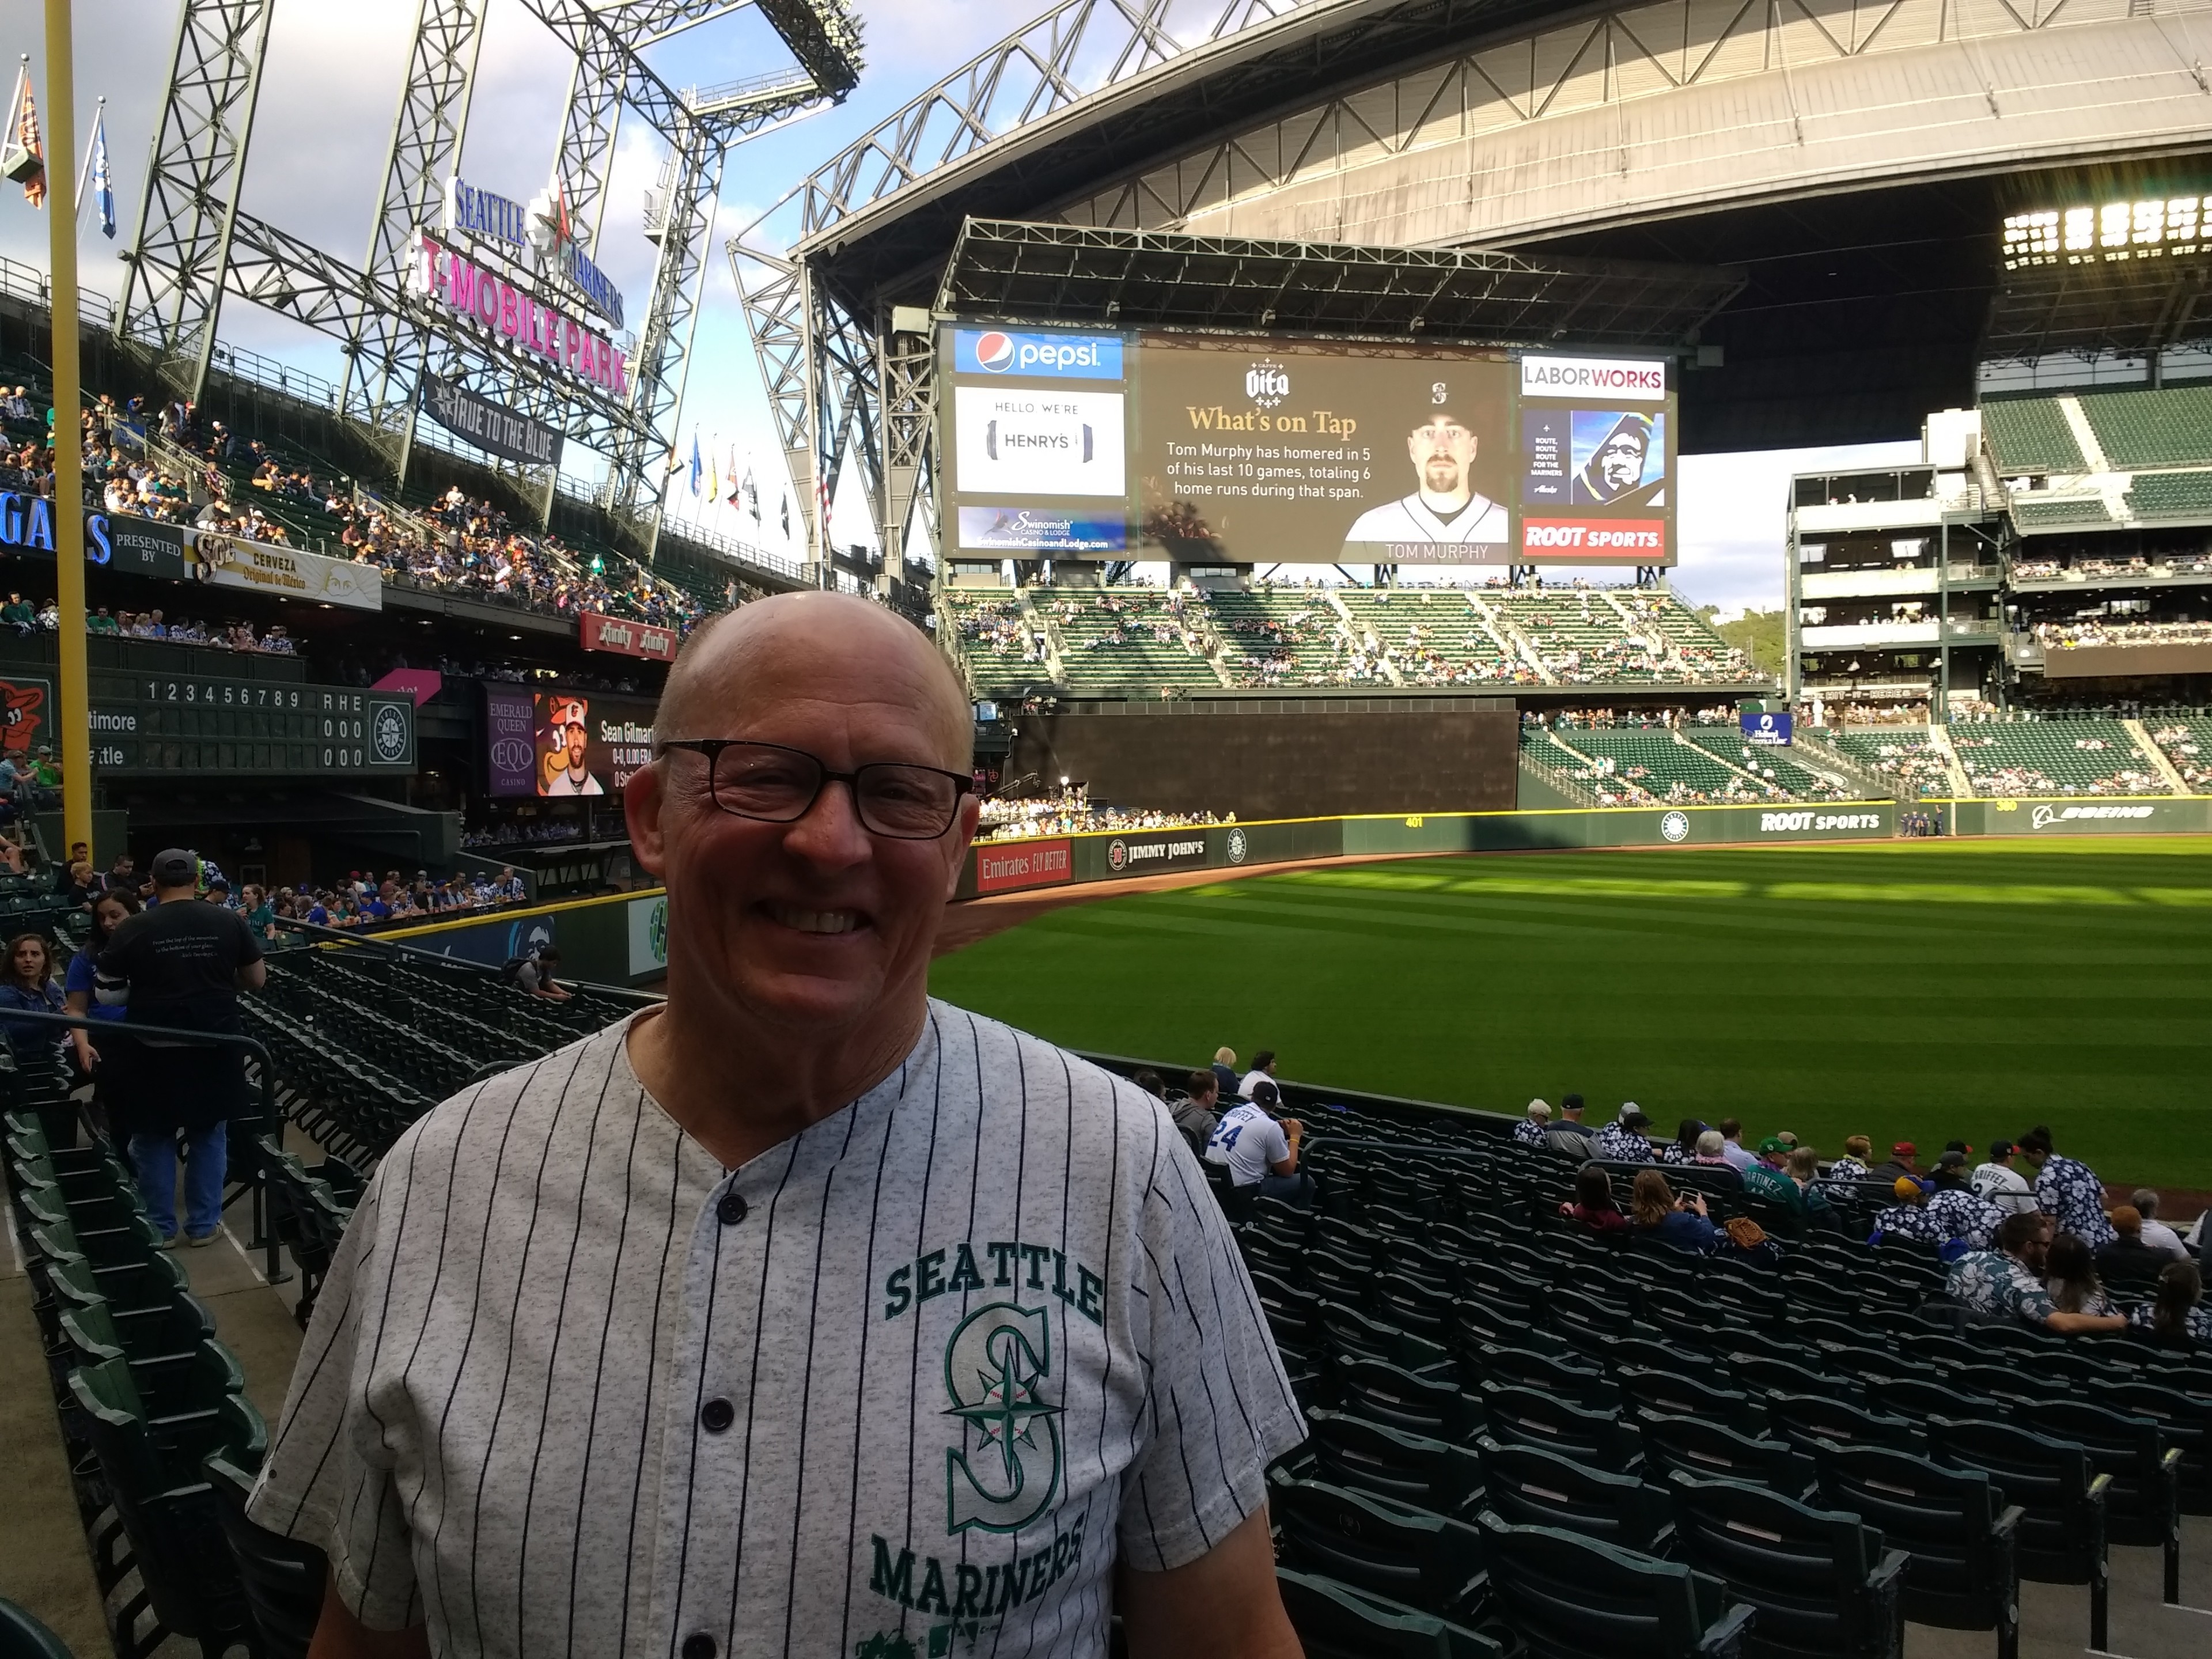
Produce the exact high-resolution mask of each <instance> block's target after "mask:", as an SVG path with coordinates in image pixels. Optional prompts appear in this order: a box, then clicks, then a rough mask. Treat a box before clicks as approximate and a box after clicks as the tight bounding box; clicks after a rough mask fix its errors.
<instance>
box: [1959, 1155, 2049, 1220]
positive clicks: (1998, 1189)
mask: <svg viewBox="0 0 2212 1659" xmlns="http://www.w3.org/2000/svg"><path fill="white" fill-rule="evenodd" d="M2012 1155H2013V1144H2012V1142H2010V1141H2009V1140H1992V1141H1991V1142H1990V1156H1989V1161H1988V1162H1987V1163H1984V1164H1977V1165H1976V1166H1975V1167H1974V1174H1973V1186H1974V1191H1975V1193H1976V1194H1978V1196H1980V1197H1982V1198H1985V1199H1987V1200H1989V1201H1990V1203H1992V1204H1994V1205H1996V1206H1997V1209H1998V1210H1999V1212H2002V1214H2005V1215H2026V1214H2027V1212H2029V1211H2030V1210H2032V1209H2033V1208H2034V1207H2035V1188H2033V1187H2031V1186H2029V1185H2028V1183H2027V1176H2023V1175H2022V1174H2021V1172H2020V1171H2019V1170H2015V1169H2014V1168H2013V1167H2012Z"/></svg>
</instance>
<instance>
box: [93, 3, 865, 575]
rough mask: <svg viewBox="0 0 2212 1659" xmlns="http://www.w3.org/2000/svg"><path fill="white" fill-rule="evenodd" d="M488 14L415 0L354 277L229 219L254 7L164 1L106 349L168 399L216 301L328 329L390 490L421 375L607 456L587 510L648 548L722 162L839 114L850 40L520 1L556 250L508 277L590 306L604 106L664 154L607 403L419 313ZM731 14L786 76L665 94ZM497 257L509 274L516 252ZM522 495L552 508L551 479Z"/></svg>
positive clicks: (608, 147) (236, 190) (829, 28)
mask: <svg viewBox="0 0 2212 1659" xmlns="http://www.w3.org/2000/svg"><path fill="white" fill-rule="evenodd" d="M487 4H488V0H417V6H416V24H415V29H414V33H413V38H412V41H411V44H410V50H409V55H408V69H407V74H406V78H405V80H404V83H403V85H402V88H401V91H400V97H399V106H398V116H397V118H395V120H394V122H393V125H392V138H391V142H390V144H389V145H388V147H387V149H386V161H385V167H384V171H383V175H382V179H381V182H380V186H379V192H378V197H377V201H376V204H375V208H374V217H373V220H372V223H371V229H370V236H369V244H368V256H367V258H366V259H365V260H364V261H363V262H362V264H359V265H355V264H350V263H349V262H346V261H343V260H340V259H337V258H334V257H332V256H331V255H330V254H328V253H326V252H324V251H323V250H321V249H319V248H317V247H315V246H313V245H312V244H309V243H307V242H306V241H304V240H301V238H299V237H297V236H295V235H292V234H288V233H287V232H285V231H283V230H282V229H281V228H278V227H276V226H274V225H271V224H269V223H267V222H264V221H262V220H260V219H258V218H257V217H256V216H253V215H251V214H248V213H246V212H245V211H243V210H241V209H240V186H241V184H242V182H243V180H244V178H245V173H246V158H247V154H248V150H249V147H250V144H251V139H252V126H253V113H254V107H255V104H256V101H257V98H258V93H259V90H260V85H261V77H262V74H263V70H264V60H265V58H266V53H267V48H268V41H269V24H270V14H271V10H272V8H273V5H274V0H181V5H180V10H179V21H178V28H177V39H176V45H175V47H174V49H173V53H172V58H171V66H170V73H169V83H168V90H167V97H166V100H165V101H164V105H163V108H162V111H161V118H160V120H159V122H158V124H157V125H156V127H155V140H154V145H153V152H152V158H151V161H150V162H149V166H148V168H147V175H146V189H145V194H144V197H143V201H142V203H141V205H140V209H139V216H138V230H137V235H136V236H135V237H134V239H133V240H132V243H131V248H130V250H129V251H128V252H126V253H125V258H126V259H127V260H128V261H129V264H130V275H129V276H128V278H127V279H126V282H125V290H124V296H123V303H122V305H121V306H120V307H118V311H117V313H116V332H117V337H118V340H119V341H121V342H122V343H126V344H133V345H136V346H137V347H139V348H141V349H144V350H146V351H147V352H148V353H149V355H150V356H151V358H152V360H153V363H154V367H155V370H156V371H157V373H158V374H159V375H160V377H161V380H163V381H164V382H165V383H166V384H167V386H170V387H171V388H172V389H173V390H174V391H175V392H177V393H179V395H181V396H183V397H185V398H197V397H198V395H199V392H200V389H201V387H202V386H203V385H204V382H205V380H206V378H207V374H208V369H209V366H210V362H212V361H213V358H214V355H215V347H216V334H217V326H218V322H219V319H220V315H221V311H222V303H223V301H224V299H225V298H226V296H228V297H231V298H235V299H241V300H246V301H250V302H252V303H253V304H256V305H260V306H264V307H267V308H269V309H270V310H273V311H276V312H277V313H280V314H282V315H284V316H289V317H290V318H292V319H294V320H295V321H298V322H301V323H304V324H306V325H307V326H309V327H311V328H314V329H317V330H319V331H322V332H324V333H325V334H329V335H331V336H333V337H336V338H337V340H338V341H339V343H340V349H341V350H343V352H344V353H345V355H346V358H347V364H346V371H345V375H344V382H343V389H342V391H341V393H340V396H339V404H340V407H339V410H337V412H338V413H339V414H340V415H341V416H343V418H345V419H347V420H348V421H349V422H352V423H353V424H354V425H355V426H356V428H357V429H358V430H360V431H362V433H363V434H364V435H366V436H367V437H368V439H369V441H371V443H372V444H374V446H375V447H376V448H377V449H378V450H380V452H381V453H384V454H385V455H386V456H387V457H388V458H389V459H390V461H391V463H392V471H393V473H394V475H395V477H404V475H405V472H406V469H407V466H408V463H409V459H410V453H411V451H412V447H413V443H414V436H415V429H416V418H417V415H416V410H417V404H418V398H419V394H420V390H421V386H422V380H423V377H424V375H425V374H430V373H435V374H439V375H441V377H443V378H446V379H447V380H452V381H453V382H455V383H456V384H458V385H459V386H461V387H463V388H464V389H465V390H467V391H470V392H477V393H479V394H481V395H483V396H485V397H488V398H492V399H494V400H495V401H497V402H500V403H502V404H506V405H507V407H509V408H510V409H513V410H515V411H516V412H518V413H520V414H523V415H525V416H528V417H529V418H530V419H532V420H533V421H536V422H539V423H540V424H541V425H544V426H547V427H550V428H554V429H555V430H556V431H558V432H559V433H561V434H562V435H563V436H565V437H567V438H569V439H572V440H574V441H577V442H580V443H582V444H584V445H586V446H587V447H590V448H592V449H594V450H596V451H598V452H599V453H601V454H602V455H604V456H605V457H606V459H607V460H608V464H609V465H608V483H607V489H606V492H605V495H604V496H603V498H602V505H603V506H605V507H606V508H607V509H608V511H609V512H610V513H611V515H612V516H613V517H614V518H615V520H616V522H617V524H618V525H620V526H623V527H624V528H625V530H626V531H627V532H628V534H629V538H630V539H632V540H634V541H635V542H636V543H637V544H639V545H640V547H641V550H643V551H644V552H646V553H647V555H648V556H649V555H650V553H651V551H652V549H653V541H654V539H655V537H656V535H657V533H658V526H659V509H660V507H661V495H662V491H663V489H665V476H664V475H663V472H662V470H661V468H660V465H659V462H660V459H661V458H662V457H663V456H664V455H665V454H667V453H669V452H670V451H671V449H672V448H673V447H674V444H675V435H676V432H677V430H678V424H679V422H680V418H681V413H682V403H683V396H684V373H685V368H686V365H687V363H688V361H689V358H690V349H691V343H692V335H693V327H694V324H695V322H696V317H697V313H698V307H699V301H700V290H701V288H702V279H703V275H704V268H705V261H704V257H703V256H704V254H705V251H706V248H707V245H708V238H709V236H710V234H711V231H712V221H713V211H714V199H715V197H716V195H717V193H718V192H719V191H720V184H721V177H722V168H723V165H724V162H725V161H726V157H727V155H728V152H729V150H730V149H731V147H732V145H734V144H736V143H741V142H742V141H743V140H744V139H745V138H747V137H751V136H753V135H755V134H757V133H759V132H761V131H764V130H766V129H768V128H769V127H771V126H774V125H778V124H780V123H781V122H784V121H787V120H789V119H792V118H796V117H799V116H802V115H805V114H807V113H811V112H813V111H815V110H817V109H820V108H823V107H824V106H827V105H828V104H830V103H833V102H837V101H842V100H843V98H844V97H845V96H846V94H848V93H849V92H850V91H851V90H852V89H853V88H854V86H855V85H857V84H858V82H859V78H860V30H859V27H858V25H857V24H856V23H855V22H854V19H853V18H852V16H851V15H850V14H849V12H848V9H847V7H846V3H845V0H521V4H522V5H523V7H524V9H526V10H527V11H528V12H529V13H531V15H533V16H535V17H537V18H538V21H540V22H542V23H543V24H544V26H545V27H546V28H547V29H548V30H549V31H550V33H552V34H553V35H554V37H555V38H556V40H559V41H560V42H561V43H562V46H564V47H565V48H566V49H567V50H568V52H569V54H570V56H571V58H572V59H573V62H574V72H573V74H572V76H571V81H570V86H569V92H568V100H567V103H566V105H565V106H564V109H563V112H562V122H561V127H560V133H559V137H558V139H557V142H556V149H555V154H554V160H553V166H552V172H551V174H550V182H549V185H548V188H547V191H546V197H547V199H548V200H549V201H551V202H553V203H555V204H556V210H557V213H558V220H559V222H558V236H557V239H556V240H557V252H558V253H559V258H557V259H552V258H545V257H544V256H543V255H542V254H541V258H540V261H539V265H540V269H538V270H533V271H531V272H529V273H527V274H526V275H525V276H523V278H522V282H523V283H524V284H525V285H526V286H527V287H530V288H532V289H533V290H538V291H540V292H542V294H543V295H544V298H545V299H546V300H547V301H549V302H551V301H564V300H565V301H577V300H579V299H580V301H581V302H582V303H583V304H584V305H586V306H589V305H590V304H591V302H592V297H593V296H592V290H591V289H590V288H589V287H588V286H587V285H585V286H580V283H579V282H578V279H577V277H576V271H577V270H579V269H580V266H590V265H591V261H592V256H593V255H594V254H595V253H596V252H598V244H599V233H600V230H601V228H602V225H603V221H604V217H605V204H606V194H607V187H608V182H609V179H610V177H611V170H612V167H613V165H614V154H615V137H616V131H617V126H618V125H619V123H620V121H621V119H622V118H623V113H624V112H625V111H627V112H629V113H630V114H631V115H633V116H634V117H635V118H639V119H642V120H643V121H644V122H645V123H646V124H647V126H648V127H649V128H650V129H651V130H652V131H653V133H654V134H655V135H656V137H659V140H660V141H661V143H664V144H665V145H666V146H667V147H668V149H669V150H670V151H671V152H672V165H671V170H670V173H669V174H668V175H667V182H666V185H665V188H664V190H663V191H662V192H661V195H660V198H659V202H658V203H657V204H656V216H655V225H654V240H655V241H656V243H657V244H658V248H659V252H658V253H657V255H656V258H655V261H654V270H653V286H652V289H651V291H650V293H649V295H648V296H647V303H646V306H645V308H644V313H643V317H642V319H641V324H640V325H639V326H638V327H637V329H636V336H635V350H634V351H632V352H629V353H628V354H627V355H626V362H625V365H624V372H623V374H617V375H616V376H614V377H612V380H614V381H615V382H616V384H615V385H614V386H613V388H612V389H611V390H610V389H609V388H608V387H607V386H599V387H596V388H594V387H589V386H586V385H584V384H582V383H580V381H579V380H578V379H577V377H576V376H575V375H574V374H571V373H566V372H564V368H563V364H562V361H561V356H560V354H559V353H558V352H556V351H551V350H548V349H545V347H544V344H543V343H540V344H539V345H538V348H537V349H532V346H531V345H530V344H528V343H518V342H517V341H516V340H515V339H513V338H512V337H504V336H501V334H500V333H499V332H498V331H496V330H493V329H486V330H483V331H479V330H477V329H475V328H472V327H470V326H467V325H459V324H457V323H456V321H455V319H453V317H452V316H450V315H447V316H445V317H442V318H441V316H440V315H439V314H438V313H436V312H435V311H434V310H433V309H432V308H431V306H430V303H429V301H428V296H426V295H423V294H422V292H420V291H419V286H420V285H419V283H417V282H416V281H415V280H413V276H412V273H414V272H415V271H416V270H417V268H418V265H419V262H420V260H421V258H422V255H421V253H420V252H419V249H418V244H417V240H416V238H417V234H418V233H419V232H421V231H422V230H424V229H426V228H432V227H435V226H437V225H439V224H440V223H441V215H442V212H443V209H444V206H445V194H446V190H447V183H448V181H449V180H450V179H452V178H453V176H454V170H455V167H456V164H457V162H458V161H459V156H460V153H461V146H462V141H463V138H464V137H465V131H466V127H467V118H468V107H469V97H470V93H471V88H472V86H473V83H474V81H475V76H476V68H477V55H478V52H479V50H480V48H481V46H482V41H483V27H484V17H485V12H486V9H487ZM745 9H754V10H757V11H758V12H759V13H760V15H762V16H763V18H765V19H766V20H767V21H769V24H770V25H771V26H772V27H774V28H775V30H776V32H777V33H778V34H779V35H780V36H781V38H782V40H783V41H784V44H785V46H787V48H788V49H789V51H790V52H791V54H792V57H793V59H794V60H795V61H796V65H797V67H796V68H795V69H793V70H785V71H783V72H781V73H780V74H777V75H772V76H764V77H762V78H760V79H758V80H756V81H752V82H744V83H742V84H739V85H737V86H732V87H722V88H704V89H702V88H686V89H679V88H676V87H673V86H671V85H670V84H669V83H668V82H666V81H665V80H664V79H663V78H662V77H661V76H660V75H659V74H658V73H657V72H655V71H654V70H653V69H652V68H651V67H650V66H649V65H648V64H647V63H646V62H645V59H644V57H643V55H642V54H643V53H644V52H646V50H647V49H648V48H649V47H651V46H654V45H656V44H658V43H659V42H661V41H664V40H668V39H669V38H670V37H671V36H673V35H675V34H678V33H682V32H683V31H684V30H687V29H691V28H695V27H699V26H701V25H702V24H708V23H712V22H714V21H719V20H721V19H724V18H726V17H728V16H731V15H733V14H735V13H737V12H738V11H741V10H745ZM508 253H509V256H510V257H513V258H520V259H522V260H524V261H525V262H527V258H528V256H527V253H526V252H514V251H512V250H510V251H508ZM577 256H580V261H579V258H578V257H577ZM516 268H517V269H520V266H517V267H516ZM592 269H596V267H592ZM602 297H603V296H602ZM619 308H620V307H617V309H619ZM615 326H617V327H619V326H620V324H619V323H617V324H616V325H615ZM540 482H542V484H543V487H544V507H546V508H547V509H549V510H550V504H551V500H552V491H553V488H554V485H555V483H556V478H555V477H554V475H553V473H552V471H551V470H550V469H546V471H545V476H544V477H543V478H542V480H541V481H540Z"/></svg>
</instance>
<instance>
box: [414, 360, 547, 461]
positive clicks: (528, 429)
mask: <svg viewBox="0 0 2212 1659" xmlns="http://www.w3.org/2000/svg"><path fill="white" fill-rule="evenodd" d="M422 410H423V412H424V413H425V414H427V415H428V416H429V417H430V418H431V419H432V420H434V421H435V422H437V423H438V424H439V425H440V426H442V427H443V428H446V430H447V431H448V432H450V433H452V434H453V435H454V436H455V437H457V438H463V439H465V440H467V441H469V442H470V443H472V444H474V445H475V446H476V447H477V448H478V449H486V450H489V451H490V452H491V453H493V454H495V455H497V456H499V457H501V459H505V460H510V461H517V462H520V464H521V465H525V466H558V465H561V434H560V433H559V432H557V431H556V430H555V429H554V428H551V427H550V426H544V425H541V424H540V423H539V422H536V421H533V420H531V419H529V418H527V417H526V416H521V415H518V414H516V413H515V412H514V411H513V410H511V409H509V408H508V407H507V405H506V404H499V403H494V402H493V401H492V400H491V399H490V398H485V397H482V396H479V395H478V394H477V393H476V392H471V391H470V390H468V389H467V388H466V387H465V386H456V385H454V384H453V381H451V380H443V379H441V378H440V377H439V376H437V375H435V374H425V375H423V377H422Z"/></svg>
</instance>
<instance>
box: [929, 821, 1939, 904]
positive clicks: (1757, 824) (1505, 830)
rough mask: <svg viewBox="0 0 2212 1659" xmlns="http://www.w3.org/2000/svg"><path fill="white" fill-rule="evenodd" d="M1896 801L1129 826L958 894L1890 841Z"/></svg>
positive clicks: (972, 874)
mask: <svg viewBox="0 0 2212 1659" xmlns="http://www.w3.org/2000/svg"><path fill="white" fill-rule="evenodd" d="M1896 832H1897V807H1896V805H1895V804H1894V803H1893V802H1890V801H1842V802H1836V803H1831V804H1826V805H1819V806H1784V807H1763V806H1669V807H1631V808H1613V809H1607V810H1591V809H1579V810H1575V811H1553V812H1407V813H1393V814H1389V815H1367V816H1363V817H1313V818H1285V819H1274V820H1266V821H1262V822H1260V823H1237V824H1225V823H1217V824H1207V825H1204V826H1194V827H1191V828H1187V829H1124V830H1109V831H1101V832H1097V833H1094V834H1089V835H1080V836H1045V837H1038V838H1036V839H1034V840H1030V841H1017V842H984V843H981V844H980V845H978V846H976V847H972V848H969V851H968V860H967V866H966V868H965V869H964V870H963V872H962V875H961V880H960V887H959V890H958V891H957V894H956V896H957V897H960V898H975V897H980V896H986V895H988V894H992V893H1006V892H1031V891H1041V890H1046V889H1049V888H1054V887H1067V886H1079V885H1083V884H1091V883H1103V884H1112V883H1114V882H1117V881H1121V880H1125V879H1127V878H1130V877H1133V876H1157V875H1165V874H1170V873H1172V872H1178V871H1186V870H1238V869H1249V868H1252V867H1255V866H1261V865H1268V864H1290V863H1297V862H1300V861H1303V860H1309V859H1340V858H1383V857H1387V856H1389V855H1391V854H1407V853H1517V852H1537V851H1541V850H1545V849H1547V848H1556V849H1571V848H1590V847H1717V846H1724V845H1741V844H1743V843H1745V842H1753V843H1757V842H1776V843H1786V842H1823V841H1869V840H1886V839H1887V838H1888V837H1889V836H1893V835H1894V834H1896Z"/></svg>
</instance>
